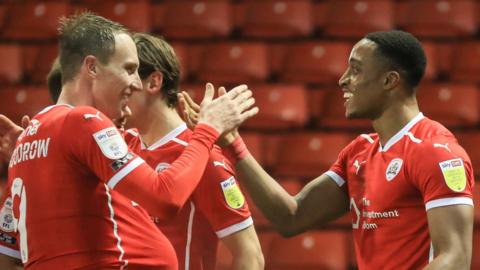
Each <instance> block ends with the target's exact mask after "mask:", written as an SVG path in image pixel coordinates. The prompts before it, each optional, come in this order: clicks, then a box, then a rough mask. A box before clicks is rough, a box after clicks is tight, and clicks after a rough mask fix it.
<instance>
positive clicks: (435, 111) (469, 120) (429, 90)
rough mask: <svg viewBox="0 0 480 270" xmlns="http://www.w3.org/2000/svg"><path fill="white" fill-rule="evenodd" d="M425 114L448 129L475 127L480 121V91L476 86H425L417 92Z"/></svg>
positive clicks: (463, 84) (459, 84) (462, 84)
mask: <svg viewBox="0 0 480 270" xmlns="http://www.w3.org/2000/svg"><path fill="white" fill-rule="evenodd" d="M417 99H418V102H419V105H420V108H421V110H422V111H423V113H424V114H425V115H426V116H427V117H429V118H431V119H433V120H436V121H439V122H440V123H442V124H444V125H446V126H448V127H462V126H474V125H476V124H477V123H478V121H479V110H478V101H479V96H478V90H477V87H476V86H475V85H474V84H466V83H451V84H445V83H442V84H424V85H421V86H420V87H419V89H418V91H417Z"/></svg>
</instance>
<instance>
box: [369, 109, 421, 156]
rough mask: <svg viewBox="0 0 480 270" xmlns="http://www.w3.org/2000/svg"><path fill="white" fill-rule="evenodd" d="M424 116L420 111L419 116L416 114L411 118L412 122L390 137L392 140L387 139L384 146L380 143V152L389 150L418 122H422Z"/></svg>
mask: <svg viewBox="0 0 480 270" xmlns="http://www.w3.org/2000/svg"><path fill="white" fill-rule="evenodd" d="M423 118H424V116H423V113H419V114H417V116H415V117H414V118H413V119H412V120H410V122H408V124H406V125H405V126H404V127H403V128H402V129H401V130H400V131H399V132H397V134H395V135H393V137H392V138H390V140H388V141H387V143H386V144H385V146H384V147H382V144H381V143H379V144H380V147H379V150H378V151H379V152H387V151H388V149H390V148H391V147H392V146H393V145H394V144H396V143H397V142H398V141H400V140H401V139H402V138H403V136H405V135H406V134H407V133H408V131H409V130H410V129H411V128H412V127H413V126H414V125H415V124H416V123H418V122H420V120H422V119H423Z"/></svg>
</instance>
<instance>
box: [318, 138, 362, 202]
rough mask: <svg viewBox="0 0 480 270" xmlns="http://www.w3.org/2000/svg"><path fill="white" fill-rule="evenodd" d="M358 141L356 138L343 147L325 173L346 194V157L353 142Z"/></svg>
mask: <svg viewBox="0 0 480 270" xmlns="http://www.w3.org/2000/svg"><path fill="white" fill-rule="evenodd" d="M357 140H358V138H357V139H356V140H354V141H352V142H351V143H350V144H348V145H347V146H345V148H343V149H342V151H341V152H340V154H338V157H337V160H336V161H335V163H333V165H332V166H331V167H330V169H329V170H328V171H327V172H326V173H325V174H326V175H328V176H329V177H330V178H331V179H332V180H333V181H335V183H337V185H338V186H339V187H341V188H342V189H343V190H344V191H345V192H347V193H348V189H347V185H345V184H346V182H347V181H348V179H347V178H348V177H347V176H348V174H347V168H348V156H349V153H350V151H351V149H352V148H353V145H354V144H355V142H356V141H357Z"/></svg>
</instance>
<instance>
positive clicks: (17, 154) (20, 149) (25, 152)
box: [8, 119, 50, 168]
mask: <svg viewBox="0 0 480 270" xmlns="http://www.w3.org/2000/svg"><path fill="white" fill-rule="evenodd" d="M40 125H41V123H40V121H38V120H36V119H33V120H32V121H31V123H30V125H29V126H28V127H27V128H26V129H25V130H24V131H23V132H22V134H20V137H19V140H21V139H22V138H24V137H28V136H33V135H35V134H37V132H38V130H39V128H40ZM49 145H50V138H45V139H38V140H34V141H32V142H25V143H21V144H19V145H17V147H15V150H14V151H13V154H12V158H11V159H10V164H9V165H8V166H9V167H10V168H11V167H13V166H15V165H17V164H19V163H21V162H24V161H28V160H32V159H38V158H46V157H47V156H48V147H49Z"/></svg>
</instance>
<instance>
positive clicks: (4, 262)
mask: <svg viewBox="0 0 480 270" xmlns="http://www.w3.org/2000/svg"><path fill="white" fill-rule="evenodd" d="M0 269H2V270H22V269H23V265H22V261H20V259H17V258H13V257H10V256H7V255H4V254H1V253H0Z"/></svg>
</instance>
